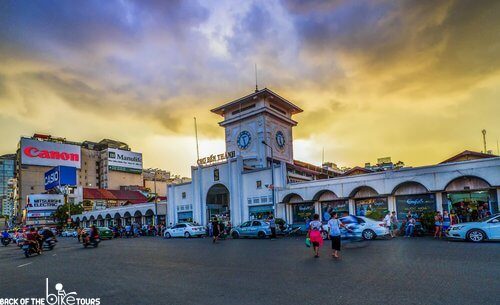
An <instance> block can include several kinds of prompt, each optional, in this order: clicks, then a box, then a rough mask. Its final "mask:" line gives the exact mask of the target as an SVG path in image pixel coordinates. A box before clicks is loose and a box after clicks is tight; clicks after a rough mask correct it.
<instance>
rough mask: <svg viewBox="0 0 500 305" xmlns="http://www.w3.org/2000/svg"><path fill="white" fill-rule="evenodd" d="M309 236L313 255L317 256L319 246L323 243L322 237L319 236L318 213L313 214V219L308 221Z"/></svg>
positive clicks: (319, 223)
mask: <svg viewBox="0 0 500 305" xmlns="http://www.w3.org/2000/svg"><path fill="white" fill-rule="evenodd" d="M309 238H310V239H311V243H312V245H313V250H314V257H315V258H318V257H319V247H321V246H322V245H323V237H321V221H319V215H318V214H314V216H313V221H311V222H310V223H309Z"/></svg>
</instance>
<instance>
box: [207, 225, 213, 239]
mask: <svg viewBox="0 0 500 305" xmlns="http://www.w3.org/2000/svg"><path fill="white" fill-rule="evenodd" d="M208 236H210V237H213V236H214V226H213V224H212V223H211V222H209V223H208Z"/></svg>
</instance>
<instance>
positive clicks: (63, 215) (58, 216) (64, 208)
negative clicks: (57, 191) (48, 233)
mask: <svg viewBox="0 0 500 305" xmlns="http://www.w3.org/2000/svg"><path fill="white" fill-rule="evenodd" d="M68 212H71V214H68ZM81 213H83V205H82V203H78V204H70V203H66V204H64V205H61V206H59V207H58V208H57V210H56V212H55V213H54V215H53V217H54V219H55V220H56V222H57V223H58V225H64V224H65V223H66V220H67V219H68V218H69V216H70V215H75V214H81Z"/></svg>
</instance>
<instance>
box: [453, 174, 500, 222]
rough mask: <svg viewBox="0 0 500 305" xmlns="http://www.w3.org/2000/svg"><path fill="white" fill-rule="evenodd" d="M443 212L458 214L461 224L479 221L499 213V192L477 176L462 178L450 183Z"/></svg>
mask: <svg viewBox="0 0 500 305" xmlns="http://www.w3.org/2000/svg"><path fill="white" fill-rule="evenodd" d="M444 196H445V198H443V199H444V200H443V210H444V211H449V212H453V214H456V215H457V216H458V218H459V220H460V221H461V222H468V221H477V220H478V219H482V218H484V217H486V216H487V215H489V214H495V213H498V198H497V192H496V190H495V189H494V188H492V187H491V185H490V184H489V183H488V181H486V180H484V179H482V178H480V177H475V176H462V177H458V178H455V179H453V180H451V181H450V182H448V184H447V185H446V188H445V195H444Z"/></svg>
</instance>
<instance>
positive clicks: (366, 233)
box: [362, 230, 375, 240]
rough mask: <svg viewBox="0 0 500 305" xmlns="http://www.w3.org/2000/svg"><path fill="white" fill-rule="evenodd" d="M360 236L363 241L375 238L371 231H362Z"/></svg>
mask: <svg viewBox="0 0 500 305" xmlns="http://www.w3.org/2000/svg"><path fill="white" fill-rule="evenodd" d="M362 236H363V239H365V240H372V239H374V238H375V232H373V231H372V230H364V231H363V233H362Z"/></svg>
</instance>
